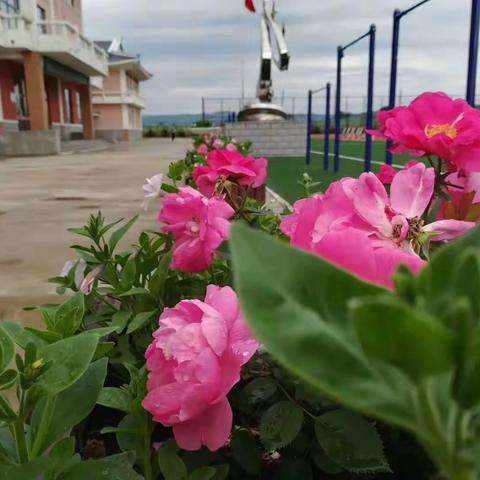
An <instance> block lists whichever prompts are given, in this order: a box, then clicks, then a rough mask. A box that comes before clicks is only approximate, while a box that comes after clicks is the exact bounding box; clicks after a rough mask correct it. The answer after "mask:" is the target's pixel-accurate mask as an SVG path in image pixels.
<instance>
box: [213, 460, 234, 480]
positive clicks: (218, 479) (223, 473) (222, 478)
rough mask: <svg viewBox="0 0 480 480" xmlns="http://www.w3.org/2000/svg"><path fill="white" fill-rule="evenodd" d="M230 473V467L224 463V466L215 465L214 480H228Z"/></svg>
mask: <svg viewBox="0 0 480 480" xmlns="http://www.w3.org/2000/svg"><path fill="white" fill-rule="evenodd" d="M229 472H230V465H228V464H226V463H224V464H222V465H215V475H214V476H213V477H212V480H226V479H227V478H228V474H229Z"/></svg>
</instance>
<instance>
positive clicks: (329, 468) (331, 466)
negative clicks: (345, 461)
mask: <svg viewBox="0 0 480 480" xmlns="http://www.w3.org/2000/svg"><path fill="white" fill-rule="evenodd" d="M310 453H311V455H312V459H313V462H314V463H315V465H316V466H317V468H318V469H319V470H321V471H322V472H325V473H330V474H332V475H337V474H338V473H341V472H342V471H343V468H342V467H341V466H340V465H338V464H337V463H335V462H334V461H333V460H332V459H331V458H330V457H328V456H327V454H326V453H325V452H324V451H323V449H322V448H321V447H320V445H316V446H314V447H313V448H312V449H311V451H310Z"/></svg>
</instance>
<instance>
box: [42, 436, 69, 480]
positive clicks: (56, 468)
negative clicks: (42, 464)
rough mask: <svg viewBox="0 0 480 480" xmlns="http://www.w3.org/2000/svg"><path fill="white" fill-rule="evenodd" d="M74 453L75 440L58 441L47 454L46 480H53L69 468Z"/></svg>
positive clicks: (64, 439)
mask: <svg viewBox="0 0 480 480" xmlns="http://www.w3.org/2000/svg"><path fill="white" fill-rule="evenodd" d="M74 453H75V439H74V438H73V437H67V438H63V439H62V440H60V441H58V442H57V443H56V444H55V445H54V446H53V448H52V449H51V451H50V453H49V458H50V463H51V465H50V468H49V469H48V476H47V479H48V480H55V479H56V478H57V477H58V476H59V475H60V473H61V472H63V471H64V470H66V469H67V468H68V467H69V466H70V462H71V461H72V457H73V455H74Z"/></svg>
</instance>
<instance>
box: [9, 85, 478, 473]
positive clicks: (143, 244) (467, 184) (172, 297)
mask: <svg viewBox="0 0 480 480" xmlns="http://www.w3.org/2000/svg"><path fill="white" fill-rule="evenodd" d="M479 119H480V114H479V113H478V112H477V111H476V110H474V109H471V108H470V107H467V106H466V105H465V104H464V102H461V101H456V100H451V99H449V98H448V97H446V96H445V95H443V94H424V95H422V96H421V97H419V99H417V100H416V101H414V102H413V103H412V104H411V105H410V106H409V107H401V108H399V109H396V110H394V111H392V112H382V113H381V114H380V116H379V122H380V125H381V129H380V131H379V133H380V134H381V135H383V136H384V137H386V138H388V139H389V140H391V141H392V142H393V143H394V149H395V150H396V151H400V150H401V151H409V152H412V154H415V153H416V154H419V155H420V158H418V159H416V160H414V161H411V162H409V163H408V164H407V165H406V166H405V168H404V169H402V170H397V169H393V168H392V167H387V166H384V167H382V169H381V171H380V172H379V174H378V177H377V176H376V175H374V174H373V173H364V174H362V175H361V176H360V178H358V179H354V178H344V179H341V180H339V181H336V182H333V183H332V184H331V185H330V186H328V188H327V189H326V191H325V192H324V193H321V194H315V195H313V196H307V198H304V199H302V200H299V201H298V202H296V203H295V205H294V211H293V212H289V213H288V214H286V215H277V214H275V213H273V212H271V211H269V210H268V209H266V208H265V206H264V205H262V204H260V203H258V202H257V201H255V200H254V199H252V198H250V196H249V190H250V189H253V188H256V187H259V186H261V185H262V183H264V182H265V177H266V168H267V165H266V163H267V162H266V160H264V159H255V158H253V157H251V156H250V155H249V145H242V144H238V143H236V142H235V141H234V140H232V139H229V138H224V137H217V136H213V135H207V136H202V137H198V138H196V139H195V140H194V145H193V147H192V149H191V150H190V151H189V152H188V153H187V155H186V157H185V158H184V159H182V160H180V161H178V162H174V163H173V164H171V165H170V168H169V171H168V173H167V174H166V175H155V176H154V177H152V178H151V179H148V180H147V183H146V184H145V186H144V193H145V205H144V206H146V204H147V203H150V204H151V202H153V201H154V200H157V201H158V202H159V203H160V207H159V210H160V213H159V222H160V224H159V226H158V229H157V230H158V231H156V232H155V231H148V232H141V233H140V235H139V237H138V240H137V242H136V244H135V245H134V246H133V248H131V249H129V250H127V251H121V250H120V251H119V249H118V245H119V241H120V240H121V239H122V237H123V236H124V235H125V234H126V233H127V231H128V230H129V229H130V228H131V227H132V225H133V224H134V222H135V219H132V220H130V221H128V222H123V223H120V222H115V223H111V224H106V222H105V219H104V218H103V216H102V214H101V213H98V214H97V215H92V216H91V217H90V219H89V221H88V223H87V224H86V225H85V226H84V227H81V228H75V229H71V231H72V232H73V233H75V234H77V235H80V236H81V237H82V238H83V239H86V242H88V243H87V244H83V243H82V244H78V245H74V246H73V248H74V250H75V251H76V252H77V254H78V257H79V258H78V259H76V260H71V261H69V262H67V264H66V266H65V268H64V269H63V271H62V272H61V274H60V275H59V276H58V277H55V278H53V279H51V281H52V282H54V283H56V284H57V285H58V293H60V294H65V293H67V292H72V293H73V295H72V296H71V298H69V299H67V300H66V301H65V302H64V303H62V304H59V305H43V306H39V307H36V310H38V312H40V314H41V315H42V317H43V319H44V322H45V330H43V331H40V330H36V329H31V328H21V327H19V326H18V325H16V324H14V323H9V322H3V323H2V324H0V479H3V478H5V479H6V480H7V479H8V480H10V479H14V478H29V479H30V478H32V479H33V478H47V479H49V480H50V479H52V480H76V479H78V478H88V477H91V478H99V477H98V475H104V472H108V474H111V475H112V478H113V477H115V478H118V479H119V480H137V479H141V478H145V479H147V480H154V479H155V480H157V479H158V480H160V479H166V480H173V479H175V480H193V479H196V480H202V479H204V480H209V479H214V480H222V479H227V478H228V479H232V480H236V479H239V480H240V479H242V480H243V479H245V478H262V479H269V478H272V479H283V478H302V479H307V480H308V479H314V478H342V479H343V478H379V479H383V478H415V479H416V480H423V479H425V480H427V479H431V478H433V476H434V475H436V476H438V475H440V476H443V477H447V478H449V479H451V480H473V479H475V478H476V477H475V475H477V473H478V472H479V471H480V464H479V463H478V451H479V448H480V438H479V436H478V428H477V418H478V413H479V411H480V382H478V375H479V374H480V372H479V365H480V359H479V354H478V344H479V343H478V342H479V338H480V327H479V322H478V316H479V314H480V305H479V301H478V298H479V295H478V292H479V289H480V250H479V246H480V233H479V230H478V228H474V226H475V223H477V222H478V221H479V218H480V207H479V205H480V202H478V195H479V192H478V190H479V182H478V174H477V172H478V171H480V167H479V168H477V167H478V165H477V164H478V162H479V160H478V157H476V154H475V151H476V148H477V146H476V142H477V139H476V133H475V132H476V128H477V124H478V123H479ZM435 154H439V155H440V158H438V159H437V160H435V159H433V158H432V155H435ZM302 185H303V186H304V187H305V192H306V193H308V192H309V190H310V188H311V186H312V185H315V184H314V183H313V181H312V179H311V177H310V176H309V175H308V174H307V175H305V176H304V178H303V181H302ZM233 221H237V222H238V223H241V224H242V225H239V226H234V227H233V236H232V239H231V240H230V235H231V233H230V232H231V223H232V222H233ZM255 230H256V231H255ZM288 243H290V245H288ZM312 254H313V255H312ZM237 294H238V295H239V298H240V303H239V301H238V299H237ZM247 323H248V325H250V327H249V326H247ZM250 328H251V330H250ZM259 342H262V345H260V343H259ZM14 344H16V345H17V348H18V350H19V354H17V355H16V354H15V347H14ZM13 358H15V364H14V366H12V363H11V360H12V359H13ZM11 387H15V393H16V395H17V399H16V402H11V401H10V400H8V398H7V397H6V396H5V395H3V394H2V393H1V392H2V391H3V390H5V389H6V388H11ZM362 415H363V416H362ZM389 425H390V427H389ZM400 430H404V431H406V432H407V433H406V434H402V433H400ZM415 438H416V440H417V442H418V443H419V444H421V445H423V447H424V449H425V452H426V453H427V454H428V455H429V457H430V458H431V460H433V461H434V462H435V464H436V467H435V466H434V465H432V464H431V463H430V462H429V461H428V460H427V458H426V456H425V454H424V453H422V451H421V450H420V449H419V447H418V446H417V442H415V441H414V439H415ZM412 450H413V453H412ZM391 470H393V471H394V476H392V474H391V473H390V471H391ZM436 470H437V471H436ZM99 472H100V473H99ZM395 475H398V476H395Z"/></svg>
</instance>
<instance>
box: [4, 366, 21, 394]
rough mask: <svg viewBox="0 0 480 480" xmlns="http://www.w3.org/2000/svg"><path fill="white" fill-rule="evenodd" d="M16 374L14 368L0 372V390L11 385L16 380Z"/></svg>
mask: <svg viewBox="0 0 480 480" xmlns="http://www.w3.org/2000/svg"><path fill="white" fill-rule="evenodd" d="M17 376H18V374H17V371H16V370H5V371H4V372H3V373H2V374H0V390H8V389H9V388H10V387H12V386H13V385H14V384H15V382H16V381H17Z"/></svg>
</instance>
